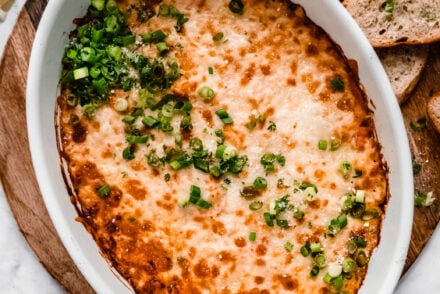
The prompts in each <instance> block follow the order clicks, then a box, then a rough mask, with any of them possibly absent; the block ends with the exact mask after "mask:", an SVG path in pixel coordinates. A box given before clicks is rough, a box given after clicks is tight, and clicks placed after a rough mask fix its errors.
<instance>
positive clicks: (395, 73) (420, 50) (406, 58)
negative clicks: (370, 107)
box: [376, 45, 429, 104]
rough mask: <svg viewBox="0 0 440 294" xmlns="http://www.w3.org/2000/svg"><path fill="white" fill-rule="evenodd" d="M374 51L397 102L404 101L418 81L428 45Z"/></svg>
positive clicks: (426, 55) (402, 46) (425, 59)
mask: <svg viewBox="0 0 440 294" xmlns="http://www.w3.org/2000/svg"><path fill="white" fill-rule="evenodd" d="M376 52H377V54H378V56H379V58H380V60H381V62H382V65H383V67H384V69H385V72H386V73H387V75H388V78H389V79H390V82H391V86H392V87H393V90H394V94H396V97H397V100H398V102H399V104H402V103H403V102H405V100H406V99H407V98H408V96H409V95H410V94H411V92H412V91H413V90H414V87H415V86H416V85H417V82H418V81H419V78H420V74H421V73H422V71H423V68H424V67H425V64H426V61H427V59H428V52H429V45H401V46H396V47H391V48H379V49H376Z"/></svg>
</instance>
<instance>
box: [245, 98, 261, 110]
mask: <svg viewBox="0 0 440 294" xmlns="http://www.w3.org/2000/svg"><path fill="white" fill-rule="evenodd" d="M247 101H248V103H249V104H250V105H251V107H252V109H257V108H258V104H259V103H258V102H257V100H255V99H254V98H248V99H247Z"/></svg>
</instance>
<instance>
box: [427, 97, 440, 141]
mask: <svg viewBox="0 0 440 294" xmlns="http://www.w3.org/2000/svg"><path fill="white" fill-rule="evenodd" d="M428 116H429V118H430V120H431V121H432V124H433V125H434V127H435V128H436V129H437V132H439V133H440V93H436V94H434V96H433V97H432V98H431V100H429V102H428Z"/></svg>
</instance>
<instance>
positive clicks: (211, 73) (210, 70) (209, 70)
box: [208, 66, 214, 75]
mask: <svg viewBox="0 0 440 294" xmlns="http://www.w3.org/2000/svg"><path fill="white" fill-rule="evenodd" d="M208 73H209V74H210V75H213V74H214V68H212V66H210V67H208Z"/></svg>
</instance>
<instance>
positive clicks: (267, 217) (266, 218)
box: [263, 212, 274, 227]
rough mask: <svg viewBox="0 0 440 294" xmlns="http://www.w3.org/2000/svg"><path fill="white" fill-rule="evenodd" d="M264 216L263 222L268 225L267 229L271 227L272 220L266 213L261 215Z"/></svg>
mask: <svg viewBox="0 0 440 294" xmlns="http://www.w3.org/2000/svg"><path fill="white" fill-rule="evenodd" d="M263 216H264V221H265V222H266V225H268V226H269V227H273V225H274V224H273V219H272V215H271V214H270V213H268V212H265V213H264V214H263Z"/></svg>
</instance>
